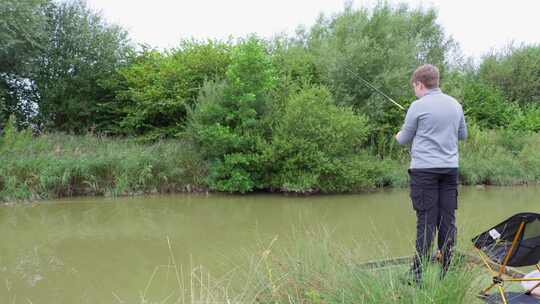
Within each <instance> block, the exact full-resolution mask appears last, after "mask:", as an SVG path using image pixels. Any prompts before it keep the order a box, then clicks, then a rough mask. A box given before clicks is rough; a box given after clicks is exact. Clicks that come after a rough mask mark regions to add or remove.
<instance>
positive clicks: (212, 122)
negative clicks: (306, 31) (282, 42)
mask: <svg viewBox="0 0 540 304" xmlns="http://www.w3.org/2000/svg"><path fill="white" fill-rule="evenodd" d="M275 80H276V75H275V70H274V68H273V66H272V63H271V60H270V56H269V55H268V54H267V52H266V50H265V47H264V44H263V43H262V42H261V41H260V40H259V39H257V38H255V37H250V38H249V39H247V40H245V41H243V42H241V43H240V44H238V45H237V46H235V48H234V49H233V50H232V54H231V64H230V66H229V67H228V69H227V72H226V78H225V82H224V83H220V82H214V83H207V85H206V86H205V88H203V90H202V93H201V95H200V97H199V104H198V106H197V109H196V110H195V112H194V113H193V116H192V120H191V123H190V128H189V130H190V133H191V134H192V136H193V137H194V138H195V140H196V141H197V142H198V143H199V145H200V147H201V150H202V152H203V154H204V155H205V157H206V158H207V159H208V161H209V162H210V165H209V185H210V187H211V188H212V189H215V190H220V191H228V192H247V191H251V190H254V189H258V188H262V187H263V184H262V181H263V179H264V178H263V174H264V169H263V168H264V165H265V158H264V151H265V150H266V149H267V145H268V138H267V136H266V135H267V134H268V127H267V125H265V123H264V122H265V120H264V116H265V114H266V113H267V112H268V108H269V107H268V105H269V102H270V100H269V92H270V91H271V90H272V89H273V87H274V86H275Z"/></svg>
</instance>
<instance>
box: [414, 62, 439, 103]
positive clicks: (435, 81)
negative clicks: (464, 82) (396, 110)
mask: <svg viewBox="0 0 540 304" xmlns="http://www.w3.org/2000/svg"><path fill="white" fill-rule="evenodd" d="M411 85H412V86H413V88H414V94H415V95H416V97H418V98H420V97H422V96H424V95H425V94H426V93H427V91H429V90H431V89H435V88H438V87H439V69H437V67H436V66H434V65H431V64H424V65H422V66H420V67H418V68H417V69H416V70H415V71H414V73H413V74H412V77H411Z"/></svg>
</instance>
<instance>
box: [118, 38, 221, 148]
mask: <svg viewBox="0 0 540 304" xmlns="http://www.w3.org/2000/svg"><path fill="white" fill-rule="evenodd" d="M229 63H230V46H229V45H228V44H226V43H221V42H218V41H206V42H197V41H183V42H182V43H181V44H180V46H179V47H178V48H176V49H173V50H171V51H168V52H165V53H160V52H159V51H156V50H152V49H145V50H143V51H142V52H141V53H140V54H138V56H136V58H134V60H133V61H132V62H131V63H130V64H129V65H128V66H126V67H125V68H122V69H120V70H119V74H120V75H119V76H120V78H121V80H120V81H121V82H122V83H123V85H122V86H120V87H119V88H118V90H117V99H118V100H117V105H116V106H117V107H118V108H119V109H121V111H122V112H123V114H124V116H123V117H122V120H121V123H120V129H121V130H122V132H123V133H125V134H133V135H144V136H145V137H147V138H149V139H155V138H159V137H164V136H168V137H171V136H176V135H177V134H178V133H179V132H181V131H183V129H184V127H185V123H186V118H187V113H188V111H189V110H190V109H192V108H194V107H195V105H196V100H197V97H198V94H199V89H200V88H201V87H202V86H203V84H204V82H205V81H207V80H214V79H223V78H224V77H225V71H226V70H227V67H228V65H229Z"/></svg>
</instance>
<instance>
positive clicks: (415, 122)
mask: <svg viewBox="0 0 540 304" xmlns="http://www.w3.org/2000/svg"><path fill="white" fill-rule="evenodd" d="M465 138H467V125H466V124H465V117H464V116H463V109H462V108H461V105H460V104H459V103H458V102H457V101H456V100H455V99H454V98H452V97H451V96H448V95H446V94H444V93H443V92H442V91H441V90H440V89H439V88H436V89H432V90H429V91H428V92H427V93H426V95H424V96H423V97H422V98H420V99H418V100H416V101H415V102H413V103H412V104H411V106H410V107H409V110H408V111H407V115H406V117H405V123H404V124H403V127H402V128H401V132H400V133H399V136H398V137H397V141H398V142H399V144H401V145H406V144H409V143H411V142H412V147H411V166H410V168H411V169H427V168H457V167H458V166H459V154H458V140H464V139H465Z"/></svg>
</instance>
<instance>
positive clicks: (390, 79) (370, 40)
mask: <svg viewBox="0 0 540 304" xmlns="http://www.w3.org/2000/svg"><path fill="white" fill-rule="evenodd" d="M436 18H437V14H436V12H435V11H434V10H433V9H427V10H424V9H410V8H409V7H407V6H406V5H403V4H402V5H398V6H396V7H394V6H391V5H389V4H387V3H384V2H383V3H379V4H378V5H377V6H376V7H375V8H374V9H373V10H368V9H360V10H354V9H352V8H351V7H347V8H346V9H345V11H344V12H342V13H339V14H337V15H334V16H332V17H329V18H325V17H324V16H321V17H320V18H319V20H318V21H317V22H316V24H315V25H314V26H313V27H312V28H311V31H310V37H309V40H308V44H309V49H310V51H311V52H313V54H315V62H316V64H317V67H318V70H319V71H320V73H321V76H320V77H321V79H322V83H323V84H325V85H326V86H327V87H328V88H329V89H330V90H331V91H332V93H333V95H334V97H335V101H336V102H337V103H338V104H341V105H348V106H352V107H353V108H354V109H355V111H356V112H358V113H365V114H366V115H367V116H368V117H369V119H370V122H371V123H372V124H373V127H374V128H373V131H374V132H373V133H372V140H374V141H376V140H379V139H380V138H386V137H388V135H389V134H393V133H394V132H395V131H396V128H397V127H398V126H399V125H400V124H401V122H402V120H403V112H402V111H401V110H399V109H398V108H397V107H395V106H394V105H392V104H391V103H389V102H388V101H387V100H385V99H384V98H383V97H381V96H380V95H379V94H377V93H375V92H374V91H373V90H372V89H370V88H368V87H366V86H365V85H364V84H363V83H362V81H360V79H358V76H360V77H362V78H364V79H366V80H367V81H369V82H370V83H372V84H373V85H374V86H375V87H377V88H379V89H381V90H382V91H383V92H385V93H386V94H388V95H390V96H392V97H393V98H394V99H396V100H397V101H398V102H399V103H400V104H404V105H408V104H410V102H412V101H413V100H414V99H415V97H414V95H413V92H412V90H411V88H410V84H409V79H410V75H411V74H412V72H413V71H414V69H415V68H416V67H418V66H419V65H421V64H424V63H431V64H434V65H436V66H437V67H439V69H440V71H441V75H442V77H443V80H444V76H445V72H446V70H447V68H448V65H449V62H448V59H447V58H450V57H449V56H448V55H449V54H451V53H452V52H455V51H457V48H456V44H455V43H454V41H453V40H452V39H450V38H447V37H446V36H445V34H444V31H443V29H442V27H441V26H440V25H439V24H437V22H436ZM357 75H358V76H357Z"/></svg>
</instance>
